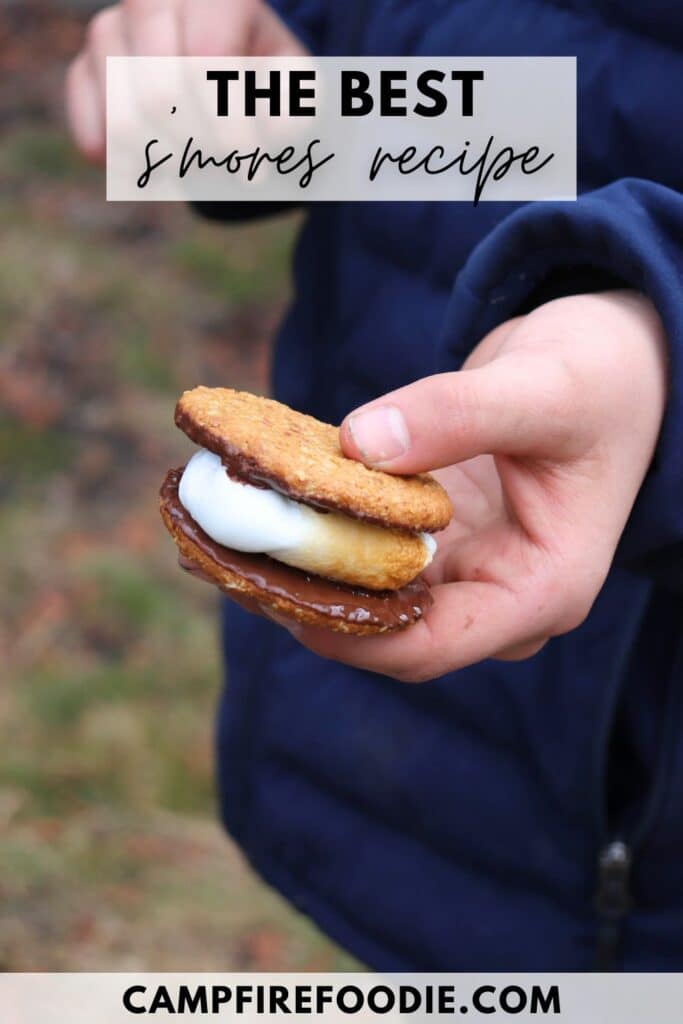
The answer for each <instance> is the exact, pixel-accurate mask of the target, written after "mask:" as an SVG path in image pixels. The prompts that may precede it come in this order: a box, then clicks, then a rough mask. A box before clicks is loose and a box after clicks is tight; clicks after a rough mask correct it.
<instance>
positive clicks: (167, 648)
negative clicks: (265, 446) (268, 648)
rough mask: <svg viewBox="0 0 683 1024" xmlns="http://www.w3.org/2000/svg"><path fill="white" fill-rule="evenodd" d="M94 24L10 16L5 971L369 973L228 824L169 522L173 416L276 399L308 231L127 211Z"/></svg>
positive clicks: (211, 629) (210, 665) (1, 510)
mask: <svg viewBox="0 0 683 1024" xmlns="http://www.w3.org/2000/svg"><path fill="white" fill-rule="evenodd" d="M94 6H96V4H93V3H88V2H86V0H79V2H78V3H75V2H74V3H72V4H68V3H67V4H51V3H47V2H44V3H39V2H26V0H22V2H21V3H13V2H10V3H5V4H4V5H3V6H0V75H1V76H2V89H1V90H0V183H1V184H0V536H1V537H2V544H1V545H0V577H1V578H2V580H3V586H2V588H0V666H2V669H1V673H0V970H50V969H52V970H144V969H156V970H230V969H245V970H278V969H302V970H307V969H322V970H335V969H344V968H348V967H351V966H353V964H352V961H351V960H350V959H349V958H348V957H346V956H345V955H344V954H343V953H341V952H340V951H339V950H338V949H336V948H335V947H334V946H333V945H332V944H330V943H329V942H327V941H326V940H325V939H324V938H323V937H322V936H321V935H320V934H319V933H317V932H316V930H315V929H314V928H313V927H312V926H311V925H310V924H309V923H308V922H306V921H305V920H304V919H303V918H301V917H300V916H299V915H297V914H295V913H294V912H293V911H291V910H290V909H289V908H288V907H286V906H285V904H284V903H283V902H282V901H281V900H280V899H279V898H278V897H277V896H276V895H275V894H274V893H272V892H271V891H270V890H268V889H267V888H266V887H265V886H263V885H262V884H261V883H260V882H259V881H258V880H257V879H256V878H255V877H254V876H253V874H252V873H251V872H250V870H249V869H248V867H247V866H246V865H245V864H244V862H243V860H242V858H241V856H240V854H239V852H238V851H237V850H236V849H235V847H234V846H232V845H231V844H230V842H229V841H228V840H227V839H226V837H225V836H224V835H223V834H222V832H221V831H220V829H219V826H218V825H217V824H216V821H215V807H214V801H215V795H214V785H213V775H212V727H213V712H214V706H215V703H216V699H217V695H218V690H219V686H220V665H219V656H218V646H217V636H216V616H215V612H216V605H217V598H216V595H215V594H214V593H212V592H211V590H210V588H208V587H206V586H204V585H203V584H201V583H198V582H197V581H195V580H192V579H189V578H186V577H185V576H184V574H183V573H181V572H180V571H179V570H178V568H177V565H176V560H175V553H174V550H173V545H172V543H171V541H170V539H169V538H168V536H167V535H166V534H165V531H164V530H163V528H162V527H161V525H160V520H159V517H158V511H157V504H156V502H157V490H158V486H159V483H160V481H161V478H162V476H163V474H164V472H165V470H166V469H167V468H168V467H169V466H171V465H177V464H180V463H181V462H182V460H183V459H184V457H185V455H186V454H187V451H188V443H187V441H186V439H184V438H183V437H182V435H180V434H179V432H178V431H177V430H176V429H175V428H174V426H173V406H174V402H175V398H176V396H177V394H178V393H179V392H180V391H181V390H183V389H184V388H186V387H191V386H193V385H195V384H197V383H200V382H201V383H205V384H214V383H215V384H227V385H231V386H236V387H244V388H249V389H252V390H257V391H264V390H266V388H267V379H268V364H269V353H270V338H271V336H272V332H273V329H274V325H275V324H276V323H277V320H278V318H279V316H280V315H281V312H282V309H283V306H284V303H285V302H286V298H287V291H288V269H287V268H288V263H289V254H290V251H291V247H292V243H293V238H294V235H295V233H296V227H297V224H296V219H295V218H294V219H291V218H289V219H280V220H277V221H273V222H264V223H260V224H256V225H251V226H246V227H244V226H242V227H237V228H229V229H226V228H223V227H220V226H215V225H210V224H206V223H202V222H199V221H198V220H197V219H196V218H195V217H193V216H192V214H191V213H190V212H189V211H188V210H186V209H184V208H181V207H180V206H178V205H157V204H139V205H124V204H107V203H105V201H104V180H103V175H102V172H101V171H100V170H97V169H93V168H88V167H86V166H85V165H84V164H83V163H81V162H80V161H79V159H78V158H77V156H76V155H75V154H74V152H73V150H72V148H71V146H70V145H69V142H68V140H67V138H66V135H65V132H64V127H63V119H62V112H61V103H62V101H61V85H62V76H63V71H64V67H65V64H66V61H67V59H68V57H69V56H70V55H71V54H72V53H73V52H74V51H75V50H76V48H77V46H78V42H79V39H80V37H81V33H82V27H83V18H84V14H85V12H87V10H88V9H89V8H90V9H91V8H92V7H94ZM65 11H71V12H72V13H71V14H68V13H64V12H65Z"/></svg>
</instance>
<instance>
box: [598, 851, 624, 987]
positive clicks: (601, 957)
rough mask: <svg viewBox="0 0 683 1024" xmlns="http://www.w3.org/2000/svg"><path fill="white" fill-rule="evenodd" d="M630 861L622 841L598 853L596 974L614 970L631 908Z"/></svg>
mask: <svg viewBox="0 0 683 1024" xmlns="http://www.w3.org/2000/svg"><path fill="white" fill-rule="evenodd" d="M632 860H633V858H632V854H631V850H630V848H629V847H628V846H627V845H626V843H625V842H623V840H621V839H615V840H614V841H613V842H611V843H608V844H607V846H605V847H604V848H603V849H602V850H601V851H600V857H599V860H598V877H599V881H598V891H597V894H596V900H595V905H596V909H597V911H598V914H599V915H600V919H601V920H600V930H599V934H598V947H597V951H596V962H595V968H596V970H598V971H611V970H614V967H615V963H616V957H617V951H618V946H619V938H620V933H621V923H622V921H623V919H624V918H625V917H626V915H627V914H628V912H629V911H630V909H631V907H632V905H633V901H632V899H631V884H630V883H631V864H632Z"/></svg>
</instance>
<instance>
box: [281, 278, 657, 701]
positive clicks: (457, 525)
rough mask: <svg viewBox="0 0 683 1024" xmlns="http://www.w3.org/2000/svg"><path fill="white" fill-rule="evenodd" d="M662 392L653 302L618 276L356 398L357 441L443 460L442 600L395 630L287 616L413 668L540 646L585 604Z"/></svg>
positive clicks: (381, 459)
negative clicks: (619, 283) (370, 396)
mask: <svg viewBox="0 0 683 1024" xmlns="http://www.w3.org/2000/svg"><path fill="white" fill-rule="evenodd" d="M665 400H666V356H665V342H664V338H663V332H662V326H661V323H660V321H659V319H658V317H657V314H656V313H655V311H654V309H653V307H652V306H651V304H650V303H649V302H648V301H647V300H646V299H645V298H643V297H642V296H639V295H636V294H635V293H631V292H609V293H603V294H598V295H578V296H573V297H570V298H564V299H559V300H556V301H554V302H550V303H548V304H547V305H544V306H541V307H539V308H538V309H536V310H535V311H534V312H532V313H530V314H529V315H528V316H525V317H523V318H520V319H517V320H513V321H509V322H508V323H506V324H504V325H502V326H501V327H499V328H497V329H496V330H495V331H494V332H492V333H491V334H489V335H488V336H487V337H486V338H485V339H484V340H483V341H482V342H481V343H480V345H479V346H478V347H477V348H476V350H475V351H474V352H473V354H472V356H471V357H470V359H469V360H468V362H467V364H466V366H465V368H464V370H463V371H461V372H458V373H446V374H441V375H439V376H435V377H428V378H426V379H424V380H420V381H418V382H417V383H416V384H412V385H410V386H409V387H405V388H401V389H400V390H398V391H395V392H393V393H391V394H389V395H385V396H384V397H383V398H381V399H378V400H377V401H375V402H372V403H370V404H369V405H367V406H364V407H362V408H361V409H359V410H356V412H354V413H353V414H352V415H351V416H349V417H347V419H346V420H345V421H344V423H343V424H342V427H341V443H342V446H343V449H344V451H345V452H346V454H347V455H349V456H351V457H352V458H355V459H360V460H361V461H363V462H365V463H366V464H367V465H369V466H379V467H381V468H382V469H384V470H387V471H389V472H391V473H414V472H418V471H423V470H430V469H438V468H439V467H443V468H442V469H441V470H440V471H439V472H437V473H436V474H435V475H436V476H437V477H438V479H439V480H440V481H441V482H442V484H443V485H444V486H445V487H446V489H447V490H448V492H449V494H450V497H451V499H452V502H453V507H454V510H455V514H454V516H453V520H452V522H451V524H450V526H449V527H448V528H447V529H446V530H445V531H444V532H443V533H440V534H437V540H438V551H437V554H436V557H435V559H434V562H433V564H432V565H431V566H430V567H429V569H428V570H427V572H426V574H425V575H426V576H427V578H428V580H429V581H430V583H431V584H432V587H433V596H434V605H433V607H432V608H431V609H430V610H429V611H428V612H427V613H426V615H425V617H424V619H423V620H422V621H421V622H420V623H418V624H417V625H416V626H414V627H412V628H410V629H408V630H407V631H406V632H404V633H399V634H394V635H389V636H386V637H368V638H362V639H359V638H350V637H343V636H341V635H339V634H333V633H331V632H328V631H325V630H322V629H315V628H310V627H307V628H301V627H297V626H296V625H295V626H294V627H291V626H289V627H288V628H290V629H291V630H292V632H293V633H294V634H295V635H296V636H297V637H298V638H299V639H300V640H301V642H302V643H303V644H305V645H306V646H307V647H309V648H311V649H312V650H314V651H316V652H317V653H319V654H321V655H323V656H324V657H327V658H333V659H335V660H339V661H344V662H347V663H348V664H350V665H356V666H358V667H361V668H366V669H370V670H372V671H375V672H381V673H384V674H386V675H390V676H393V677H395V678H397V679H402V680H408V681H422V680H426V679H432V678H434V677H436V676H439V675H442V674H443V673H445V672H448V671H450V670H453V669H457V668H460V667H462V666H464V665H468V664H471V663H473V662H477V661H480V660H481V659H483V658H490V657H494V658H501V659H511V660H512V659H520V658H526V657H529V656H531V655H533V654H535V653H536V652H537V651H538V650H539V649H540V648H541V647H542V646H543V645H544V644H545V643H546V641H547V640H548V639H549V638H550V637H552V636H557V635H558V634H561V633H565V632H567V631H569V630H571V629H574V628H575V627H577V626H578V625H579V624H580V623H581V622H582V621H583V620H584V618H585V617H586V615H587V614H588V612H589V610H590V608H591V605H592V603H593V601H594V599H595V597H596V595H597V593H598V591H599V590H600V588H601V586H602V584H603V582H604V579H605V576H606V575H607V572H608V570H609V567H610V564H611V562H612V558H613V556H614V551H615V548H616V545H617V543H618V541H619V537H620V535H621V533H622V531H623V529H624V526H625V524H626V520H627V518H628V516H629V513H630V510H631V507H632V505H633V502H634V499H635V497H636V494H637V492H638V490H639V488H640V485H641V483H642V481H643V477H644V476H645V473H646V471H647V468H648V466H649V464H650V461H651V458H652V454H653V451H654V447H655V444H656V440H657V435H658V432H659V428H660V424H661V420H662V415H663V411H664V405H665ZM278 621H281V620H278ZM283 624H284V623H283Z"/></svg>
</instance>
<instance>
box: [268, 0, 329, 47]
mask: <svg viewBox="0 0 683 1024" xmlns="http://www.w3.org/2000/svg"><path fill="white" fill-rule="evenodd" d="M331 2H332V0H268V3H269V4H270V6H271V7H272V8H273V10H274V11H276V12H277V13H278V14H279V15H280V17H281V18H282V20H283V21H284V22H285V23H286V24H287V26H288V27H289V28H290V29H291V30H292V32H293V33H294V34H295V35H297V36H299V38H300V39H301V40H303V42H304V43H305V44H306V46H307V47H308V49H309V50H311V52H312V53H320V50H321V46H322V39H323V32H324V28H325V11H326V8H327V4H328V3H331Z"/></svg>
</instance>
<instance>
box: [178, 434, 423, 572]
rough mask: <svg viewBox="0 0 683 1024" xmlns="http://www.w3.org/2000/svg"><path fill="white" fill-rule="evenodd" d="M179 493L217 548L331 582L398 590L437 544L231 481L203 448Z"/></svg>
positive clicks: (192, 461)
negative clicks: (267, 558)
mask: <svg viewBox="0 0 683 1024" xmlns="http://www.w3.org/2000/svg"><path fill="white" fill-rule="evenodd" d="M178 496H179V498H180V502H181V504H182V505H183V507H184V508H185V509H186V510H187V512H189V514H190V515H191V516H192V518H193V519H194V521H195V522H196V523H198V525H199V526H201V528H202V530H204V532H205V533H206V534H208V536H209V537H211V539H212V540H214V541H216V543H217V544H222V545H223V546H224V547H228V548H233V549H235V550H237V551H245V552H252V553H259V554H265V555H269V556H270V557H271V558H275V559H277V560H278V561H280V562H284V563H286V564H287V565H291V566H294V567H296V568H298V569H303V570H304V571H305V572H311V573H315V574H316V575H319V576H325V577H327V578H328V579H333V580H338V581H340V582H344V583H349V584H351V585H353V586H359V587H368V588H369V589H373V590H394V589H397V588H398V587H401V586H403V585H404V584H405V583H408V582H410V580H412V579H414V578H415V577H416V576H417V575H419V573H420V572H421V571H422V570H423V569H425V568H426V567H427V566H428V565H429V563H430V562H431V560H432V558H433V556H434V552H435V550H436V541H435V540H434V538H433V537H431V536H430V535H429V534H426V533H420V534H412V533H407V532H404V531H401V530H391V529H386V528H384V527H382V526H375V525H373V524H370V523H365V522H362V521H360V520H357V519H353V518H351V517H350V516H346V515H343V514H341V513H338V512H319V511H317V510H316V509H313V508H310V507H309V506H307V505H304V504H302V503H300V502H297V501H293V500H292V499H291V498H286V497H285V496H284V495H282V494H279V493H278V492H277V491H274V490H271V489H270V488H261V487H254V486H252V485H251V484H248V483H243V482H241V481H239V480H235V479H233V478H232V477H230V476H228V474H227V472H226V470H225V467H224V466H223V463H222V462H221V460H220V458H219V456H218V455H215V454H214V453H213V452H209V451H206V450H204V449H200V450H199V451H198V452H196V454H195V455H193V456H192V458H191V459H190V461H189V462H188V464H187V466H186V467H185V470H184V472H183V475H182V477H181V480H180V486H179V490H178Z"/></svg>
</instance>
